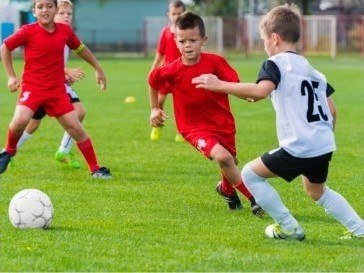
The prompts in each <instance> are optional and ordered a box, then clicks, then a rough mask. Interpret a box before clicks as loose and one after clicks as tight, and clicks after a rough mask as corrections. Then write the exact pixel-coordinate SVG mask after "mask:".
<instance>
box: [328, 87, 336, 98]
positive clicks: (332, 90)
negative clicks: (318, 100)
mask: <svg viewBox="0 0 364 273" xmlns="http://www.w3.org/2000/svg"><path fill="white" fill-rule="evenodd" d="M334 92H335V89H334V88H333V87H332V86H331V85H330V84H329V83H327V87H326V97H327V98H328V97H330V96H331V95H332V94H333V93H334Z"/></svg>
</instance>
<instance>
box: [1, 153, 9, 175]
mask: <svg viewBox="0 0 364 273" xmlns="http://www.w3.org/2000/svg"><path fill="white" fill-rule="evenodd" d="M11 157H12V156H11V155H9V154H8V153H7V152H6V151H2V152H1V153H0V173H3V172H5V171H6V169H7V168H8V165H9V162H10V160H11Z"/></svg>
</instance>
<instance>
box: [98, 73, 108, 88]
mask: <svg viewBox="0 0 364 273" xmlns="http://www.w3.org/2000/svg"><path fill="white" fill-rule="evenodd" d="M96 82H97V84H99V85H100V89H101V90H102V91H105V90H106V77H105V74H104V72H103V71H102V70H100V71H96Z"/></svg>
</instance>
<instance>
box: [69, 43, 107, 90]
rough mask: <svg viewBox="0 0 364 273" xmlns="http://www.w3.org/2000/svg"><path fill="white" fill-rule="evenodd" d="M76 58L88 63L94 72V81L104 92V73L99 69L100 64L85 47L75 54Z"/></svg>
mask: <svg viewBox="0 0 364 273" xmlns="http://www.w3.org/2000/svg"><path fill="white" fill-rule="evenodd" d="M76 53H77V55H78V56H80V57H81V58H82V59H84V60H85V61H86V62H88V63H89V64H90V65H91V66H92V67H93V68H95V70H96V81H97V83H98V84H99V85H100V87H101V90H106V77H105V74H104V71H103V70H102V68H101V65H100V63H99V62H98V61H97V59H96V58H95V56H94V54H92V52H91V51H90V50H89V49H88V48H87V47H86V46H85V47H83V49H82V50H81V51H79V52H76Z"/></svg>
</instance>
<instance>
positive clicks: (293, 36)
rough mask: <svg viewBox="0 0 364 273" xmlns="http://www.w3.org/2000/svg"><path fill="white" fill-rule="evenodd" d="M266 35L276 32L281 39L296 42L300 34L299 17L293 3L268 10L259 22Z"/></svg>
mask: <svg viewBox="0 0 364 273" xmlns="http://www.w3.org/2000/svg"><path fill="white" fill-rule="evenodd" d="M259 28H260V31H261V32H263V33H264V34H266V35H271V34H272V33H277V34H278V35H279V36H281V38H282V40H283V41H286V42H291V43H296V42H297V41H298V40H299V39H300V36H301V18H300V13H299V10H298V8H297V6H295V5H287V4H286V5H282V6H278V7H275V8H274V9H272V10H271V11H269V12H268V13H267V14H266V15H265V16H264V17H263V18H262V21H261V23H260V26H259Z"/></svg>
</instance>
